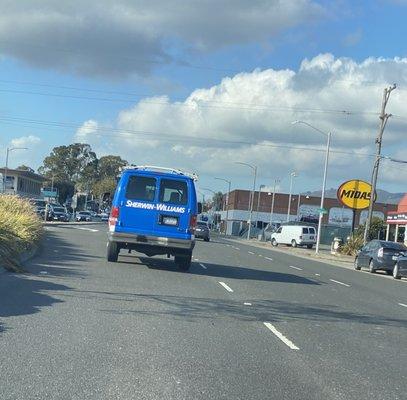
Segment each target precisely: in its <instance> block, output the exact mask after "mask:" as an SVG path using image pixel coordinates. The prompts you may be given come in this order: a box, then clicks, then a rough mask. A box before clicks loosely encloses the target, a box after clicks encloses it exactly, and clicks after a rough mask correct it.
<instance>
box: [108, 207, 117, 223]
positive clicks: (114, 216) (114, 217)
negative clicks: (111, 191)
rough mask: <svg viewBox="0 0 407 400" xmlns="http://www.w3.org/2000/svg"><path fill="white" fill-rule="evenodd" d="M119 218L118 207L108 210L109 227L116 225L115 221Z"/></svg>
mask: <svg viewBox="0 0 407 400" xmlns="http://www.w3.org/2000/svg"><path fill="white" fill-rule="evenodd" d="M118 218H119V207H112V209H111V210H110V217H109V225H110V226H114V225H116V222H117V219H118Z"/></svg>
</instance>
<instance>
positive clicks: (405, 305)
mask: <svg viewBox="0 0 407 400" xmlns="http://www.w3.org/2000/svg"><path fill="white" fill-rule="evenodd" d="M399 306H402V307H407V304H403V303H399Z"/></svg>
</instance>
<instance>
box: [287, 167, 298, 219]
mask: <svg viewBox="0 0 407 400" xmlns="http://www.w3.org/2000/svg"><path fill="white" fill-rule="evenodd" d="M296 176H297V174H296V172H295V171H293V172H291V174H290V193H289V195H288V211H287V222H289V221H290V212H291V195H292V191H293V178H295V177H296Z"/></svg>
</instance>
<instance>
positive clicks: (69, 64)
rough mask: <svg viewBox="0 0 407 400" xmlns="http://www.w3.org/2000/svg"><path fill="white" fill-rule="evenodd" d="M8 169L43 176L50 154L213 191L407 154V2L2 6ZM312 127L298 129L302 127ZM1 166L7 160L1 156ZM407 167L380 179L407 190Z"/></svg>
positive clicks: (0, 141) (393, 167) (23, 1)
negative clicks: (148, 168) (160, 171)
mask: <svg viewBox="0 0 407 400" xmlns="http://www.w3.org/2000/svg"><path fill="white" fill-rule="evenodd" d="M0 9H1V10H2V13H1V14H0V164H4V163H5V154H6V148H7V147H26V148H27V150H14V151H13V152H12V153H11V154H10V160H9V166H10V167H17V166H18V165H21V164H26V165H29V166H31V167H32V168H34V169H37V168H38V167H39V166H40V165H41V164H42V160H43V159H44V158H45V157H46V156H47V155H48V154H50V152H51V151H52V148H53V147H55V146H60V145H67V144H70V143H74V142H82V143H88V144H90V145H91V146H92V148H93V149H94V150H95V151H96V153H97V155H98V156H102V155H106V154H118V155H120V156H122V157H123V158H124V159H126V160H127V161H129V162H130V163H133V164H138V165H146V164H148V165H160V166H167V167H174V168H181V169H184V170H188V171H193V172H196V173H197V174H198V175H199V186H200V191H201V192H202V193H206V195H210V191H208V190H206V189H204V188H209V189H211V190H214V191H218V190H221V191H225V190H226V183H225V182H222V181H220V180H215V179H214V178H215V177H218V178H224V179H227V180H231V181H232V188H241V189H249V188H251V186H252V181H253V175H252V169H251V168H249V167H247V166H244V165H241V164H237V163H238V162H242V163H247V164H250V165H252V166H257V167H258V179H257V185H264V186H265V189H264V190H270V188H271V187H272V186H273V185H274V182H275V181H276V180H278V183H277V189H278V190H281V191H285V192H287V191H288V190H289V183H290V178H289V176H290V173H291V172H293V171H295V172H296V173H297V177H296V178H295V179H294V182H293V192H294V193H300V192H305V191H309V190H311V191H313V190H320V188H321V186H322V178H323V164H324V157H325V147H326V134H327V133H328V132H331V134H332V145H331V153H330V158H329V168H328V187H329V188H336V187H338V186H339V185H340V184H341V183H342V182H344V181H346V180H349V179H363V180H368V181H369V180H370V175H371V169H372V165H373V161H374V159H373V157H372V155H373V154H374V152H375V138H376V136H377V132H378V127H379V112H380V107H381V102H382V95H383V90H384V88H385V87H389V86H390V85H392V84H394V83H395V84H396V85H397V88H396V89H395V90H394V91H393V92H392V93H391V96H390V100H389V104H388V107H387V112H388V113H391V114H392V117H391V118H390V119H389V121H388V124H387V126H386V130H385V133H384V136H383V149H382V153H383V154H384V155H386V156H391V157H394V158H398V159H404V160H407V108H406V104H407V42H406V40H405V38H406V37H407V24H405V21H406V18H407V1H404V0H371V1H367V0H366V1H357V0H354V1H351V0H337V1H335V0H332V1H317V0H284V1H283V0H280V1H278V0H268V1H266V0H250V1H249V0H223V1H222V0H217V1H215V0H200V1H195V0H191V1H186V0H184V1H180V0H171V1H168V0H149V1H147V0H139V1H131V0H97V1H96V0H88V1H86V2H83V1H79V0H70V1H66V0H59V1H58V2H55V1H53V0H42V1H34V0H31V1H30V0H20V1H18V2H15V1H12V0H0ZM298 120H300V121H303V122H306V123H307V124H310V125H312V126H313V127H315V128H317V129H319V130H320V131H322V132H323V134H322V133H320V132H318V131H317V130H315V129H313V128H311V127H309V126H308V125H306V124H292V122H293V121H298ZM2 158H4V160H3V162H2V161H1V159H2ZM406 182H407V164H396V163H393V162H391V161H389V160H383V162H382V163H381V169H380V174H379V181H378V186H379V187H380V188H382V189H385V190H388V191H392V192H405V191H407V187H406Z"/></svg>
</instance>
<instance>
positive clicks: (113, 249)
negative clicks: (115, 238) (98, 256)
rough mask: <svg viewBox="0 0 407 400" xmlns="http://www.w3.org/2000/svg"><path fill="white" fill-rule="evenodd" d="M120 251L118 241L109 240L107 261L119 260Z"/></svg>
mask: <svg viewBox="0 0 407 400" xmlns="http://www.w3.org/2000/svg"><path fill="white" fill-rule="evenodd" d="M119 251H120V249H119V246H118V245H117V243H116V242H110V241H109V242H107V261H110V262H117V259H118V258H119Z"/></svg>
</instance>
